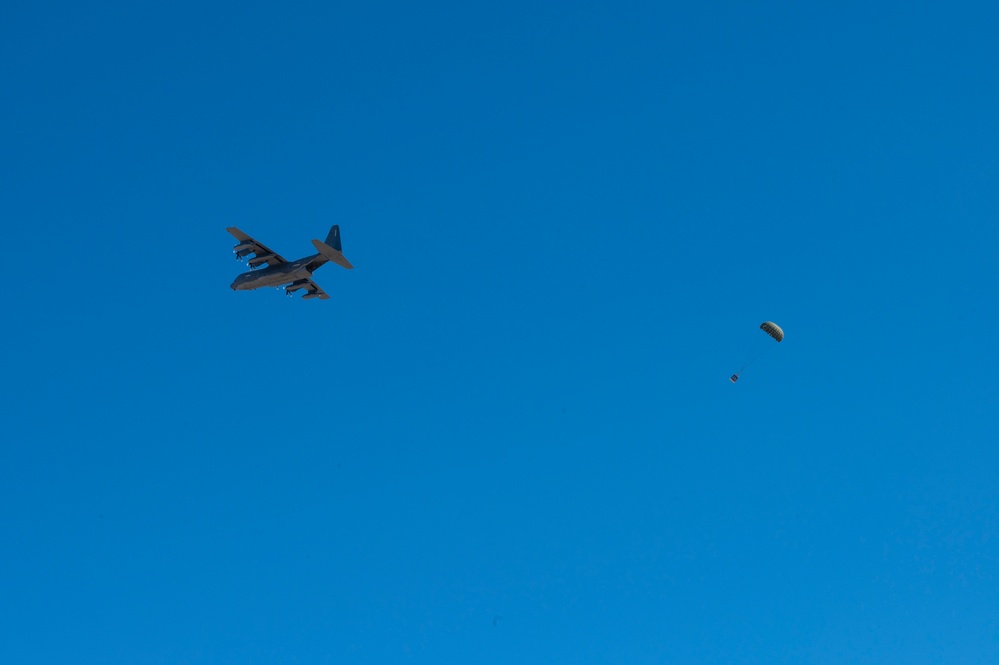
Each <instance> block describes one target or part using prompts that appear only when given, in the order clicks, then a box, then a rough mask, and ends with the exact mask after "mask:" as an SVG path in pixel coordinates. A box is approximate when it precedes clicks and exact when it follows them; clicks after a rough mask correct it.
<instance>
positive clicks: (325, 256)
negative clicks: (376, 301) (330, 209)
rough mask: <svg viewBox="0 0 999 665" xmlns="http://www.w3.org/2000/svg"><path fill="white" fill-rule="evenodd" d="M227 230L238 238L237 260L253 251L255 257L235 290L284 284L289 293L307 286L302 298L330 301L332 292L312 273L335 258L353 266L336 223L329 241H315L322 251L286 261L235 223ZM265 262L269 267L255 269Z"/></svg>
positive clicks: (336, 260) (314, 244)
mask: <svg viewBox="0 0 999 665" xmlns="http://www.w3.org/2000/svg"><path fill="white" fill-rule="evenodd" d="M226 231H228V232H229V233H231V234H232V235H233V237H235V238H236V240H238V241H239V242H238V243H236V246H235V247H233V248H232V251H233V252H235V253H236V260H237V261H242V260H243V259H244V258H246V257H247V256H249V255H250V254H253V258H251V259H250V260H249V261H247V262H246V264H247V265H248V266H250V271H249V272H244V273H243V274H242V275H239V276H238V277H236V279H235V280H234V281H233V283H232V284H231V285H230V286H231V287H232V289H233V290H234V291H252V290H253V289H259V288H261V287H264V286H275V287H278V288H280V287H281V286H282V285H283V284H287V286H285V287H284V290H285V293H287V294H288V295H289V296H290V295H291V294H293V293H294V292H295V291H298V290H300V289H305V295H304V296H302V300H307V299H308V298H319V299H320V300H327V299H328V298H329V294H327V293H326V292H325V291H323V290H322V288H321V287H320V286H319V285H318V284H316V283H315V282H313V281H312V273H314V272H315V271H316V270H317V269H318V268H319V267H320V266H322V265H323V264H324V263H326V262H327V261H332V262H333V263H335V264H337V265H339V266H343V267H344V268H346V269H347V270H350V269H352V268H353V267H354V266H352V265H350V261H348V260H347V259H346V258H344V256H343V251H342V247H341V246H340V226H339V225H334V226H333V228H331V229H330V233H329V235H328V236H326V242H322V241H320V240H313V241H312V244H313V246H315V248H316V249H317V250H319V253H318V254H313V255H312V256H306V257H305V258H302V259H298V260H297V261H286V260H285V259H283V258H281V256H280V255H279V254H278V253H277V252H275V251H273V250H271V249H268V248H267V247H266V246H265V245H264V244H262V243H259V242H257V241H256V240H254V239H253V238H251V237H250V236H248V235H246V234H245V233H243V232H242V231H240V230H239V229H237V228H236V227H235V226H230V227H229V228H227V229H226ZM264 263H266V264H267V267H266V268H261V269H260V270H255V268H256V267H257V266H259V265H262V264H264Z"/></svg>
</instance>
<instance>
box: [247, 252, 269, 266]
mask: <svg viewBox="0 0 999 665" xmlns="http://www.w3.org/2000/svg"><path fill="white" fill-rule="evenodd" d="M273 258H274V255H273V254H264V255H263V256H255V257H253V258H252V259H250V260H249V261H247V262H246V265H248V266H250V267H251V268H256V267H257V266H259V265H260V264H262V263H267V262H268V261H270V260H271V259H273Z"/></svg>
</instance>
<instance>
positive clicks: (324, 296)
mask: <svg viewBox="0 0 999 665" xmlns="http://www.w3.org/2000/svg"><path fill="white" fill-rule="evenodd" d="M299 289H305V295H304V296H302V300H308V299H309V298H319V299H320V300H329V299H330V295H329V294H328V293H326V292H325V291H323V287H321V286H319V285H318V284H316V283H315V282H313V281H312V280H311V279H309V278H308V277H306V278H304V279H298V280H295V281H294V282H292V283H291V284H289V285H288V286H286V287H284V290H285V291H286V292H287V293H288V295H289V296H290V295H291V294H292V293H294V292H295V291H298V290H299Z"/></svg>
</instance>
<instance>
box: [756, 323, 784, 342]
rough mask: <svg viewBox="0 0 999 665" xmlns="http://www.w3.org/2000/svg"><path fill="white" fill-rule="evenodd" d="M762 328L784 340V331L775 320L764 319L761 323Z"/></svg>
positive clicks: (781, 340) (779, 339) (779, 340)
mask: <svg viewBox="0 0 999 665" xmlns="http://www.w3.org/2000/svg"><path fill="white" fill-rule="evenodd" d="M760 330H762V331H763V332H765V333H766V334H768V335H770V336H771V337H773V338H774V339H775V340H777V341H778V342H783V341H784V331H783V330H781V329H780V326H779V325H777V324H776V323H774V322H773V321H764V322H763V323H761V324H760Z"/></svg>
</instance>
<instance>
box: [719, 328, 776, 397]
mask: <svg viewBox="0 0 999 665" xmlns="http://www.w3.org/2000/svg"><path fill="white" fill-rule="evenodd" d="M760 330H762V331H763V332H765V333H766V334H767V335H768V336H770V337H772V338H773V339H774V340H776V341H777V342H778V343H780V342H782V341H784V331H783V330H781V327H780V326H778V325H777V324H776V323H774V322H772V321H764V322H763V323H762V324H760ZM772 344H773V342H765V343H763V344H762V345H761V344H760V343H758V342H754V343H753V345H752V346H750V348H749V350H748V351H747V352H746V354H744V356H745V355H750V354H751V353H752V352H753V350H754V349H755V353H752V355H751V356H750V358H749V360H747V361H746V362H744V363H743V364H742V367H740V368H739V371H738V372H736V373H735V374H733V375H732V376H731V377H729V381H731V382H732V383H735V382H736V381H738V380H739V375H740V374H742V372H743V371H744V370H745V369H746V368H747V367H749V366H750V365H752V364H753V363H754V362H756V361H757V360H759V359H760V358H761V357H763V356H764V355H765V354H766V353H767V352H768V351H770V349H771V348H772V347H771V345H772Z"/></svg>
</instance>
